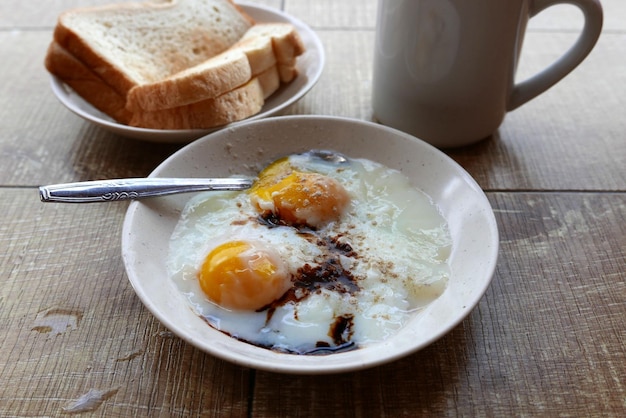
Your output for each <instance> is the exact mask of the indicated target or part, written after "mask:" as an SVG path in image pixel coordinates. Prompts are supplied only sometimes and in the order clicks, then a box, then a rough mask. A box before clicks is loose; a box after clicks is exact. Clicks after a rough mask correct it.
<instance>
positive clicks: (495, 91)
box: [372, 0, 602, 148]
mask: <svg viewBox="0 0 626 418" xmlns="http://www.w3.org/2000/svg"><path fill="white" fill-rule="evenodd" d="M563 3H567V4H572V5H575V6H577V7H578V8H580V10H581V11H582V12H583V15H584V18H585V24H584V27H583V29H582V31H581V33H580V35H579V37H578V40H577V41H576V43H575V44H574V45H573V46H572V47H571V48H570V49H569V50H568V51H566V52H565V53H564V55H562V56H561V58H560V59H559V60H558V61H556V62H555V63H554V64H552V65H551V66H550V67H548V68H547V69H545V70H543V71H542V72H540V73H538V74H537V75H535V76H534V77H532V78H530V79H528V80H526V81H524V82H521V83H516V82H515V70H516V68H517V62H518V59H519V56H520V51H521V48H522V42H523V38H524V34H525V32H526V24H527V22H528V19H529V18H530V17H533V16H535V15H536V14H537V13H539V12H540V11H542V10H544V9H546V8H547V7H550V6H553V5H556V4H563ZM601 30H602V7H601V6H600V3H599V1H598V0H379V4H378V21H377V27H376V50H375V54H374V81H373V97H372V104H373V108H374V115H375V117H376V119H377V120H378V121H379V122H381V123H383V124H385V125H389V126H392V127H394V128H398V129H400V130H403V131H405V132H408V133H410V134H412V135H415V136H417V137H418V138H420V139H423V140H425V141H427V142H430V143H431V144H433V145H435V146H438V147H442V148H446V147H456V146H462V145H467V144H471V143H473V142H477V141H480V140H481V139H484V138H486V137H488V136H490V135H491V134H493V133H494V132H495V131H496V130H497V129H498V127H499V126H500V124H501V123H502V121H503V119H504V116H505V114H506V112H507V111H510V110H513V109H515V108H517V107H518V106H520V105H522V104H524V103H526V102H527V101H529V100H531V99H532V98H534V97H536V96H537V95H539V94H541V93H543V92H544V91H545V90H547V89H548V88H550V87H551V86H553V85H554V84H555V83H557V82H558V81H559V80H561V79H562V78H563V77H565V76H566V75H567V74H568V73H569V72H570V71H571V70H573V69H574V68H575V67H576V66H577V65H578V64H580V62H582V60H583V59H585V57H586V56H587V54H589V52H591V50H592V48H593V47H594V45H595V43H596V41H597V40H598V37H599V36H600V32H601Z"/></svg>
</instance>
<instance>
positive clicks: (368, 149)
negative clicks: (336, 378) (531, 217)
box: [122, 116, 498, 374]
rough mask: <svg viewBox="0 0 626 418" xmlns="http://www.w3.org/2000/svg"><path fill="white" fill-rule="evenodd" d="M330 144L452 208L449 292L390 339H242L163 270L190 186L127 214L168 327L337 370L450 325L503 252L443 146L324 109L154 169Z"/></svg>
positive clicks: (245, 163) (399, 352) (186, 152)
mask: <svg viewBox="0 0 626 418" xmlns="http://www.w3.org/2000/svg"><path fill="white" fill-rule="evenodd" d="M312 148H322V149H333V150H336V151H339V152H342V153H344V154H346V155H348V156H349V157H354V158H368V159H371V160H375V161H378V162H380V163H382V164H385V165H387V166H388V167H393V168H396V169H399V170H401V171H402V172H404V173H405V175H407V176H408V177H409V178H410V179H411V181H412V183H413V184H414V186H415V187H417V188H419V189H421V190H422V191H424V192H426V193H427V194H428V195H430V196H431V198H432V199H433V200H434V202H435V203H436V204H437V205H438V206H439V208H440V209H441V211H442V214H443V215H444V217H445V218H446V220H447V222H448V224H449V228H450V232H451V234H452V239H453V250H452V254H451V258H450V266H451V277H450V280H449V285H448V287H447V289H446V291H445V292H444V294H443V295H442V296H441V297H440V298H439V299H437V300H436V301H435V302H433V303H432V304H431V305H429V307H428V308H427V309H426V310H425V311H423V312H421V313H420V314H418V315H416V316H415V317H414V318H413V319H412V320H411V321H409V323H408V324H407V326H406V327H404V328H403V329H402V330H401V331H400V332H398V333H397V334H396V335H395V336H394V337H392V338H390V339H389V340H387V341H386V342H384V343H380V344H376V345H372V346H369V347H364V348H360V349H358V350H354V351H350V352H345V353H336V354H331V355H327V356H298V355H291V354H281V353H276V352H273V351H270V350H267V349H263V348H259V347H256V346H253V345H249V344H247V343H244V342H240V341H237V340H235V339H233V338H230V337H228V336H226V335H225V334H223V333H221V332H219V331H216V330H215V329H213V328H211V327H210V326H208V325H207V324H206V323H205V322H204V320H202V319H200V317H199V316H198V315H197V314H195V313H194V312H193V311H192V309H191V307H190V306H189V303H188V301H187V299H186V297H185V296H183V295H182V294H181V292H180V291H179V290H178V288H177V287H176V285H175V284H174V283H173V281H172V280H170V279H169V278H168V277H167V273H166V267H165V264H164V260H165V259H166V257H167V253H168V242H169V238H170V235H171V233H172V231H173V229H174V226H175V225H176V223H177V221H178V218H179V215H180V212H181V210H182V208H183V207H184V205H185V203H186V201H187V200H188V199H189V198H190V195H176V196H169V197H163V198H156V199H149V200H143V201H135V202H132V203H131V204H130V206H129V208H128V212H127V214H126V219H125V221H124V227H123V235H122V254H123V259H124V264H125V266H126V270H127V272H128V276H129V279H130V281H131V283H132V285H133V287H134V289H135V292H136V293H137V295H138V296H139V297H140V298H141V300H142V301H143V303H144V304H145V306H147V307H148V309H149V310H150V311H151V312H152V313H153V314H154V315H155V316H156V317H157V318H158V319H159V320H160V321H161V322H162V323H163V324H164V325H165V326H166V327H167V328H169V329H170V330H171V331H172V332H174V333H175V334H177V335H178V336H180V337H181V338H183V339H184V340H185V341H187V342H189V343H190V344H193V345H194V346H196V347H198V348H200V349H201V350H204V351H206V352H207V353H210V354H212V355H214V356H216V357H219V358H222V359H225V360H227V361H230V362H233V363H236V364H240V365H243V366H247V367H252V368H257V369H263V370H269V371H273V372H283V373H303V374H304V373H306V374H316V373H331V372H332V373H335V372H344V371H349V370H358V369H362V368H366V367H371V366H374V365H378V364H382V363H385V362H389V361H392V360H394V359H397V358H400V357H402V356H405V355H407V354H410V353H413V352H415V351H417V350H419V349H421V348H423V347H425V346H427V345H429V344H430V343H432V342H433V341H435V340H437V339H438V338H440V337H441V336H443V335H444V334H446V333H447V332H448V331H450V330H451V329H452V328H454V327H455V326H456V325H457V324H458V323H459V322H460V321H461V320H462V319H463V318H465V316H466V315H468V314H469V312H470V311H471V310H472V308H474V306H475V305H476V304H477V303H478V301H479V299H480V298H481V297H482V295H483V294H484V292H485V290H486V289H487V286H488V285H489V283H490V281H491V278H492V275H493V273H494V269H495V266H496V260H497V255H498V231H497V226H496V222H495V218H494V215H493V211H492V209H491V207H490V205H489V202H488V201H487V198H486V197H485V195H484V193H483V192H482V190H481V189H480V187H479V186H478V185H477V184H476V182H475V181H474V180H473V179H472V178H471V177H470V175H469V174H467V172H465V171H464V170H463V169H462V168H461V167H460V166H459V165H458V164H457V163H456V162H454V161H453V160H452V159H450V158H449V157H448V156H446V155H445V154H443V153H442V152H441V151H439V150H437V149H436V148H434V147H432V146H431V145H428V144H426V143H425V142H423V141H420V140H418V139H415V138H414V137H412V136H410V135H407V134H405V133H402V132H400V131H396V130H393V129H390V128H387V127H384V126H382V125H376V124H373V123H370V122H364V121H358V120H351V119H344V118H334V117H321V116H283V117H277V118H268V119H262V120H258V121H254V122H248V123H242V124H239V125H236V126H233V127H232V128H231V129H224V130H221V131H218V132H215V133H213V134H211V135H208V136H206V137H204V138H202V139H199V140H198V141H195V142H193V143H192V144H189V145H187V146H186V147H184V148H183V149H181V150H180V151H178V152H177V153H175V154H174V155H172V156H171V157H170V158H168V159H167V160H166V161H165V162H163V163H162V164H161V165H160V166H159V167H158V168H157V169H156V170H155V171H154V172H153V173H152V175H151V176H152V177H194V176H195V177H211V176H215V177H220V176H230V175H236V174H239V175H252V176H253V175H255V174H256V173H257V171H258V169H259V168H261V167H263V166H264V165H265V164H267V163H269V162H271V161H273V160H275V159H276V158H278V157H281V156H284V155H286V154H290V153H297V152H303V151H306V150H309V149H312Z"/></svg>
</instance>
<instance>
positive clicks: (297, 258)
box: [167, 153, 452, 354]
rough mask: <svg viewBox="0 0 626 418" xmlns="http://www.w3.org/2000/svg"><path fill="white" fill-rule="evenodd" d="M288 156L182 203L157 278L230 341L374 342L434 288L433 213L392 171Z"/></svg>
mask: <svg viewBox="0 0 626 418" xmlns="http://www.w3.org/2000/svg"><path fill="white" fill-rule="evenodd" d="M311 155H312V154H311V153H305V154H297V155H290V156H288V157H285V158H282V159H279V160H277V161H275V162H274V163H272V164H270V165H269V166H267V167H266V168H265V169H264V170H262V171H261V173H260V174H259V177H258V179H257V181H256V182H255V184H254V185H253V187H252V188H251V189H250V190H248V191H244V192H208V193H202V194H198V195H196V196H195V197H193V198H192V199H190V201H189V202H188V203H187V205H186V207H185V209H184V210H183V212H182V214H181V217H180V220H179V222H178V224H177V226H176V228H175V230H174V233H173V234H172V237H171V240H170V249H169V255H168V260H167V265H168V270H169V271H168V273H169V276H170V277H171V278H172V280H174V282H175V283H176V285H177V286H178V287H179V289H180V290H181V291H182V292H183V293H184V294H185V295H186V297H187V298H188V300H189V303H190V304H191V306H192V307H193V309H194V310H195V311H196V312H197V313H198V315H200V316H202V317H203V318H204V319H205V320H206V322H207V323H208V324H209V325H210V326H212V327H214V328H216V329H218V330H220V331H222V332H224V333H226V334H228V335H230V336H232V337H233V338H237V339H239V340H241V341H245V342H248V343H250V344H254V345H257V346H260V347H265V348H268V349H272V350H276V351H280V352H285V353H293V354H326V353H332V352H337V351H343V350H349V349H355V348H359V347H362V346H365V345H368V344H373V343H376V342H381V341H384V340H385V339H387V338H389V337H390V336H391V335H393V334H394V333H396V332H397V331H398V330H399V329H400V328H402V327H403V326H404V324H406V322H407V321H408V320H409V319H410V318H412V317H413V316H414V315H417V314H418V313H419V311H420V310H422V309H424V308H425V307H426V306H427V305H428V304H430V303H431V302H432V301H433V300H435V299H436V298H438V297H439V296H440V295H441V294H442V293H443V291H444V290H445V288H446V284H447V280H448V276H449V266H448V257H449V254H450V249H451V245H452V242H451V238H450V234H449V231H448V227H447V224H446V222H445V219H444V218H443V217H442V215H441V214H440V213H439V211H438V209H437V207H436V205H434V204H433V202H432V201H431V199H430V198H429V197H428V196H427V195H425V194H424V193H423V192H421V191H419V190H417V189H415V188H414V187H412V186H411V184H410V183H409V180H408V179H407V178H406V177H405V176H404V175H403V174H402V173H400V172H399V171H397V170H393V169H390V168H387V167H385V166H383V165H381V164H379V163H375V162H373V161H370V160H366V159H347V160H346V162H345V163H341V164H337V163H331V162H328V161H325V160H323V159H319V158H315V157H312V156H311Z"/></svg>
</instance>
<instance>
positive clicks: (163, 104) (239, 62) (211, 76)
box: [126, 49, 252, 112]
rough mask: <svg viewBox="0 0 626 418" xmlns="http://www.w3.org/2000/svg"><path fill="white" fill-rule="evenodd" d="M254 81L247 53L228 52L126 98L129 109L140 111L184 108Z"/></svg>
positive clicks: (135, 89) (133, 91)
mask: <svg viewBox="0 0 626 418" xmlns="http://www.w3.org/2000/svg"><path fill="white" fill-rule="evenodd" d="M251 78H252V72H251V71H250V65H249V63H248V58H247V57H246V54H244V53H243V52H242V51H240V50H237V49H228V50H226V51H224V52H222V53H221V54H218V55H217V56H215V57H213V58H210V59H208V60H206V61H204V62H203V63H201V64H199V65H196V66H193V67H191V68H188V69H186V70H183V71H180V72H178V73H176V74H174V75H172V76H170V77H167V78H164V79H162V80H158V81H156V82H153V83H146V84H140V85H138V86H135V87H133V88H132V89H131V90H130V91H129V92H128V96H127V97H126V99H127V102H126V107H127V108H128V109H129V110H131V111H133V112H137V111H144V110H160V109H169V108H172V107H178V106H183V105H186V104H189V103H194V102H197V101H200V100H206V99H210V98H214V97H217V96H220V95H222V94H224V93H226V92H228V91H230V90H232V89H234V88H236V87H239V86H241V85H243V84H245V83H247V82H248V81H250V79H251Z"/></svg>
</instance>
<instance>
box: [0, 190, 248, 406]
mask: <svg viewBox="0 0 626 418" xmlns="http://www.w3.org/2000/svg"><path fill="white" fill-rule="evenodd" d="M37 200H38V198H37V193H36V191H35V190H34V189H33V190H30V189H18V190H6V189H0V213H2V214H3V219H2V221H3V222H2V225H1V226H0V248H2V249H3V251H1V252H0V271H1V276H0V277H2V286H0V303H1V309H0V327H1V328H2V330H3V335H4V337H3V339H2V340H0V381H2V382H3V384H2V385H0V416H3V417H4V416H34V415H37V416H44V415H50V416H58V415H61V414H62V413H63V411H64V408H68V407H69V406H71V404H72V402H73V401H75V400H77V399H79V398H80V397H81V396H82V395H84V394H86V393H88V392H89V390H91V389H94V390H98V391H103V392H108V391H113V392H115V394H114V395H113V396H111V397H110V398H109V399H107V400H105V401H104V402H103V404H102V405H101V406H99V407H98V408H97V414H98V415H99V416H148V415H149V416H176V415H178V416H204V415H205V414H215V413H217V412H219V413H220V414H223V416H246V413H245V411H246V410H247V405H248V390H249V386H250V382H249V380H250V371H249V370H245V369H242V368H238V367H236V366H232V365H230V364H227V363H224V362H222V361H220V360H217V359H215V358H213V357H211V356H208V355H206V354H204V353H202V352H200V351H198V350H196V349H195V348H193V347H192V346H190V345H188V344H186V343H184V342H183V341H182V340H180V339H178V338H177V337H175V336H174V335H173V334H172V333H171V332H169V331H168V330H167V329H165V328H164V327H163V326H162V325H160V324H159V322H158V321H157V320H156V319H155V318H154V317H153V316H152V315H151V314H150V313H149V312H148V311H147V310H146V309H145V308H144V307H143V305H142V304H141V302H140V301H139V299H138V298H137V296H136V295H135V293H134V292H133V290H132V287H131V285H130V283H129V281H128V279H127V277H126V273H125V271H124V267H123V264H122V259H121V251H120V244H119V242H120V239H121V238H120V235H121V222H122V218H123V216H124V212H125V208H126V205H125V204H123V203H119V204H118V203H114V204H103V205H54V204H43V203H39V202H37Z"/></svg>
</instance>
